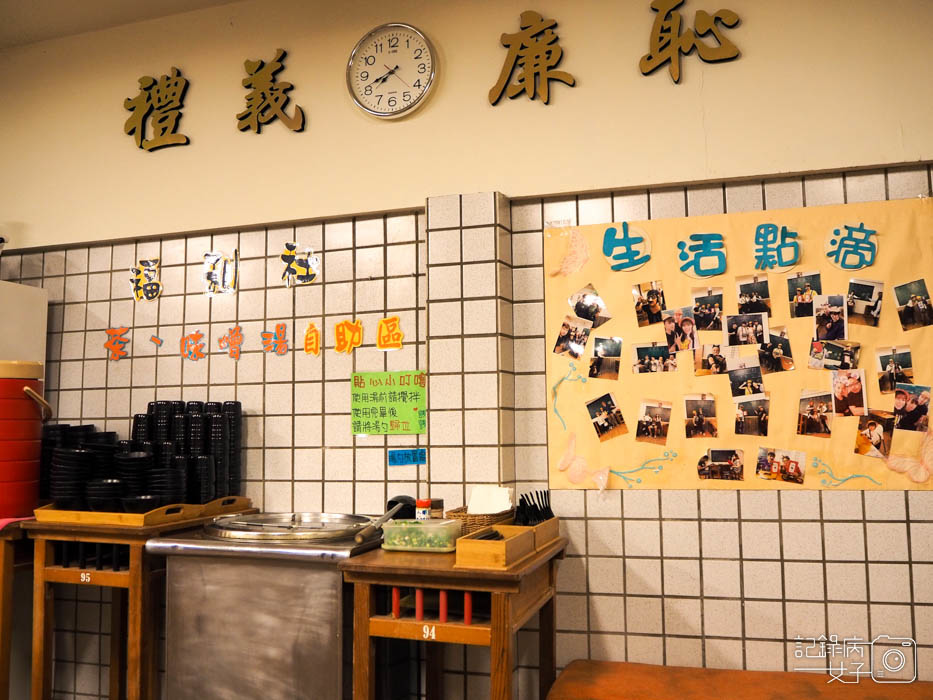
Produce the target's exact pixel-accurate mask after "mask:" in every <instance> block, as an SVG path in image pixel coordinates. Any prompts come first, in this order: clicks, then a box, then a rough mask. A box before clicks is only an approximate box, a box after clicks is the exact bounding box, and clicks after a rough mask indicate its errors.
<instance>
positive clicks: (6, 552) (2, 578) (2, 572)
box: [0, 540, 13, 700]
mask: <svg viewBox="0 0 933 700" xmlns="http://www.w3.org/2000/svg"><path fill="white" fill-rule="evenodd" d="M12 618H13V541H12V540H0V700H7V699H8V698H9V696H10V646H11V641H12V639H13V619H12Z"/></svg>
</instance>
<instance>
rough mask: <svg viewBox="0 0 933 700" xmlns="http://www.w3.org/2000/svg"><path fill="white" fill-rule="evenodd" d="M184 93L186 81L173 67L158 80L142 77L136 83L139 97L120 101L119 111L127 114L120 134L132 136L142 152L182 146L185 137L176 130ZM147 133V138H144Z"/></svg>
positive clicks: (148, 76) (146, 76) (147, 76)
mask: <svg viewBox="0 0 933 700" xmlns="http://www.w3.org/2000/svg"><path fill="white" fill-rule="evenodd" d="M187 90H188V81H187V79H185V78H184V77H182V75H181V71H180V70H178V69H177V68H174V67H173V68H172V74H171V75H163V76H162V77H161V78H159V79H158V80H156V79H155V78H153V77H152V76H151V75H144V76H143V77H141V78H140V79H139V94H138V95H136V97H133V98H130V97H127V98H126V99H125V100H124V101H123V107H124V108H125V109H126V110H128V111H129V112H130V113H131V114H130V116H129V118H128V119H127V120H126V123H125V124H124V125H123V132H124V133H125V134H127V135H130V136H132V137H133V139H134V140H135V141H136V146H137V147H139V148H141V149H143V150H144V151H155V150H157V149H159V148H165V147H166V146H184V145H186V144H187V143H188V140H189V139H188V137H187V136H185V135H184V134H179V133H177V130H178V121H179V120H180V119H181V110H182V107H184V106H185V105H184V99H185V92H186V91H187ZM148 132H151V136H152V137H151V138H146V135H147V133H148Z"/></svg>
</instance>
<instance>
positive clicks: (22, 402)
mask: <svg viewBox="0 0 933 700" xmlns="http://www.w3.org/2000/svg"><path fill="white" fill-rule="evenodd" d="M0 420H42V409H41V408H39V404H37V403H36V402H35V401H33V400H32V399H30V398H29V397H27V396H25V395H24V396H23V398H21V399H0Z"/></svg>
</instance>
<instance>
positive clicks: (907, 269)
mask: <svg viewBox="0 0 933 700" xmlns="http://www.w3.org/2000/svg"><path fill="white" fill-rule="evenodd" d="M628 223H629V226H630V227H631V230H632V231H633V232H637V231H638V230H641V231H644V232H647V234H648V235H649V237H650V242H651V250H650V255H651V257H650V260H649V261H648V262H647V263H646V264H644V265H643V266H642V267H640V268H639V269H635V270H622V271H613V270H612V269H610V264H611V262H610V260H609V259H607V258H606V257H605V256H604V255H603V237H604V233H605V231H606V229H607V227H610V226H612V227H614V228H616V229H617V231H618V232H619V234H617V235H620V234H621V231H622V224H621V223H616V224H603V225H592V226H579V227H572V228H571V227H564V228H550V229H546V230H545V232H544V268H545V270H544V271H545V318H546V326H545V333H546V344H547V348H546V353H547V359H546V372H547V421H548V462H549V478H550V487H551V488H558V489H566V488H596V487H601V486H606V487H608V488H614V489H618V488H626V487H627V488H673V489H684V488H691V489H693V488H727V489H734V488H741V489H774V488H790V489H795V488H796V489H800V488H806V489H824V488H835V489H928V488H931V484H933V481H931V480H929V479H927V480H926V481H923V479H924V477H925V476H926V475H928V474H929V471H928V469H933V464H929V463H926V462H924V461H923V460H922V457H923V455H922V451H923V449H924V447H926V456H927V458H928V459H929V457H930V455H931V453H933V445H931V442H933V438H930V437H927V433H923V432H910V431H904V430H893V431H892V435H891V437H890V444H889V445H888V448H889V451H890V455H891V456H890V457H888V458H878V457H871V456H866V455H863V454H857V453H856V452H855V446H856V435H857V433H858V432H859V417H857V416H845V415H839V416H835V417H833V418H832V425H831V431H832V432H831V436H830V437H820V436H817V435H814V434H807V435H799V434H798V433H797V430H798V420H799V418H798V416H799V411H800V408H799V405H800V404H799V402H800V397H801V393H802V392H804V391H807V390H821V391H823V392H825V393H831V392H832V380H831V378H830V377H831V372H830V371H828V370H826V369H811V368H809V367H808V360H809V353H810V341H811V337H812V336H813V332H814V323H813V318H812V317H802V318H792V317H791V304H790V302H789V300H788V286H787V280H788V278H791V279H793V278H794V277H795V276H796V275H797V274H798V273H801V275H806V274H807V273H809V272H813V271H818V272H819V273H820V277H821V283H822V292H823V294H838V295H843V297H846V295H847V292H848V289H849V283H850V280H852V279H856V280H868V281H872V280H877V281H882V282H883V283H884V287H883V295H882V305H881V315H880V318H879V321H878V325H877V326H876V327H875V326H869V325H859V324H856V323H852V322H850V323H849V324H848V339H849V340H851V341H854V342H858V343H860V344H861V352H860V355H859V358H858V364H857V367H858V368H859V369H864V370H865V382H864V386H865V390H866V396H867V403H868V406H867V408H868V409H871V410H882V411H884V412H892V413H893V410H894V406H893V404H894V394H893V393H884V394H883V393H882V392H881V388H880V386H879V379H878V372H877V371H876V349H877V350H884V349H885V348H888V349H890V348H893V347H898V346H910V349H911V352H912V360H913V372H912V373H913V377H912V382H913V384H915V385H926V386H929V385H930V384H933V366H931V365H933V360H931V352H930V349H931V346H933V325H926V326H924V327H918V328H913V329H911V330H904V329H903V328H902V325H901V320H900V316H899V307H900V306H901V303H898V299H897V298H896V294H895V290H894V288H895V287H896V286H898V285H902V284H906V283H910V282H912V281H914V280H919V279H925V280H926V284H927V287H928V290H929V291H930V292H933V200H930V199H929V198H924V199H917V200H903V201H893V202H873V203H864V204H848V205H839V206H826V207H807V208H803V209H787V210H770V211H764V212H750V213H741V214H728V215H715V216H700V217H689V218H682V219H663V220H653V221H638V222H628ZM765 223H773V224H776V225H777V227H778V228H780V227H787V229H788V230H789V231H793V232H796V233H797V238H796V242H797V243H798V244H799V251H800V255H799V261H798V264H797V265H796V266H794V267H793V268H792V269H790V271H788V272H783V271H779V270H780V268H775V269H769V270H767V272H763V271H761V270H756V268H755V260H756V245H755V231H756V228H757V227H758V226H759V225H761V224H765ZM859 224H864V228H866V229H871V230H874V231H876V232H877V234H876V235H875V236H874V237H873V240H874V241H875V242H876V244H877V254H876V257H875V260H874V264H873V265H871V266H869V267H866V268H863V269H860V270H856V271H848V270H843V269H840V268H839V267H837V266H836V265H834V264H833V262H832V261H831V260H830V258H829V257H827V252H826V251H827V250H831V249H829V248H827V236H828V235H830V234H831V233H832V232H833V230H834V229H843V230H844V228H843V227H844V226H845V225H849V226H853V227H855V226H858V225H859ZM707 232H716V233H721V234H722V236H723V240H724V243H725V252H726V255H727V267H726V271H725V273H724V274H719V275H716V276H713V277H706V278H702V279H697V278H695V277H691V276H688V274H686V273H685V272H682V271H681V270H680V267H681V265H682V264H683V262H682V261H681V259H679V257H678V254H679V252H680V251H679V249H678V247H677V243H678V242H679V241H682V240H685V241H687V242H688V243H689V242H690V241H689V240H688V238H689V236H690V235H691V234H695V233H707ZM581 238H582V240H583V241H585V243H586V250H581V245H580V241H581ZM583 260H585V262H584V263H583V264H582V266H581V265H580V263H581V261H583ZM749 276H757V277H758V278H759V280H765V279H767V281H768V285H769V290H770V304H771V316H770V319H769V325H770V327H772V328H774V327H784V328H785V329H786V332H787V337H788V339H789V341H790V348H791V351H792V355H793V360H794V369H792V370H789V371H780V372H773V373H769V374H765V375H764V376H763V384H764V391H765V392H767V394H768V395H769V398H770V421H769V426H768V435H767V437H762V436H759V435H756V434H748V431H746V433H745V434H736V426H735V414H736V405H735V403H734V402H733V398H732V390H731V389H730V382H729V379H728V377H727V376H726V375H720V376H716V375H712V376H695V375H694V356H693V352H692V351H682V352H679V353H677V355H676V358H677V360H678V362H677V369H676V370H674V371H669V372H651V373H645V374H636V373H633V362H634V357H633V348H634V346H635V345H636V344H649V345H650V344H651V343H652V342H656V343H657V344H658V345H659V346H664V345H666V336H665V334H664V330H663V326H662V324H657V323H656V324H652V325H645V326H641V327H640V326H639V324H638V320H637V316H636V312H635V300H634V297H633V293H632V288H633V285H637V284H642V283H647V282H651V281H654V280H660V281H661V282H662V283H663V291H664V297H665V301H666V306H667V309H669V310H670V309H674V308H677V307H692V306H693V297H692V296H691V290H695V289H698V288H699V289H704V290H705V289H707V288H716V287H721V288H722V294H723V307H722V312H723V313H724V314H726V315H728V314H736V313H737V311H738V292H737V288H736V280H737V279H740V278H746V277H749ZM587 285H592V286H593V287H594V288H595V290H596V292H597V293H598V295H599V296H600V297H601V298H602V299H603V300H604V302H605V305H606V309H605V312H604V313H602V312H601V318H600V319H599V320H598V321H597V322H596V323H599V325H598V327H596V328H590V330H589V336H588V338H587V340H586V344H585V346H584V347H583V351H582V357H581V358H580V359H573V358H571V357H570V356H569V355H568V354H567V353H565V354H556V353H554V352H553V349H554V346H555V342H556V340H557V338H558V335H559V332H560V330H561V327H562V323H563V322H564V321H565V320H566V317H567V316H570V317H571V319H572V318H573V317H574V316H575V314H574V309H573V308H572V307H571V305H570V304H569V303H568V299H569V298H570V297H571V296H573V295H574V294H575V293H577V292H579V291H580V290H583V289H584V288H585V287H586V286H587ZM857 289H858V290H860V291H861V292H864V294H865V295H867V296H870V293H871V289H870V285H862V286H860V287H858V288H857ZM866 290H867V291H866ZM859 308H861V309H863V310H864V308H865V306H864V304H863V303H860V305H859ZM927 313H929V314H931V317H933V309H931V310H930V311H928V312H927ZM604 316H609V319H608V320H605V319H604ZM600 321H601V323H600ZM587 324H589V322H588V321H585V322H583V323H582V324H580V327H585V326H587ZM589 325H593V324H589ZM697 335H698V342H699V343H700V344H702V345H711V344H713V343H720V342H721V341H722V340H723V333H722V332H721V331H709V330H699V331H698V333H697ZM597 338H600V339H606V338H610V339H611V338H621V339H622V345H621V355H620V358H619V363H618V365H619V367H618V378H617V379H616V378H613V374H614V373H613V371H612V366H611V365H610V371H608V372H606V373H605V376H606V377H608V378H602V377H590V376H588V375H589V369H590V358H591V357H592V356H593V348H594V344H595V342H596V339H597ZM601 342H604V343H609V345H607V346H606V347H612V346H611V342H610V341H601ZM723 350H725V347H723ZM757 353H758V348H757V346H755V345H746V346H742V347H740V348H739V351H738V355H739V356H740V357H746V356H752V357H755V356H757ZM605 394H611V396H612V398H613V400H614V403H615V404H617V407H618V409H620V410H621V413H622V416H623V418H624V421H625V428H624V429H623V428H621V427H619V426H618V425H617V423H616V422H613V421H612V420H611V419H607V416H606V414H605V413H600V414H598V415H597V416H596V417H595V418H594V417H591V414H590V411H589V410H588V409H587V403H589V402H591V401H593V400H594V399H597V398H599V397H602V396H604V395H605ZM687 395H691V396H690V398H692V399H697V400H698V399H700V398H701V397H704V395H705V397H704V398H705V399H714V400H715V405H716V414H717V421H716V423H717V425H716V427H715V431H716V433H717V436H716V437H708V435H709V433H710V432H711V430H710V429H709V428H708V427H707V431H705V432H704V431H701V430H698V431H697V432H698V434H700V435H701V437H692V438H689V439H688V438H687V437H686V430H687V426H686V415H685V406H684V397H685V396H687ZM694 395H700V397H697V396H694ZM646 399H653V400H655V401H656V402H657V401H660V402H662V403H663V404H665V405H666V404H670V419H669V425H668V428H667V438H666V444H663V445H662V444H656V443H659V442H660V441H656V442H644V441H637V440H636V439H635V438H636V432H637V426H638V418H639V414H640V410H641V405H642V402H643V401H644V400H646ZM696 405H699V404H692V406H696ZM597 410H598V409H597ZM830 410H832V407H830ZM596 423H600V429H601V430H603V431H605V432H604V435H605V434H609V432H614V434H615V435H616V436H615V437H611V438H610V439H604V440H603V441H600V439H599V437H598V435H597V430H596V428H595V427H594V424H596ZM759 447H767V448H774V449H776V450H778V451H780V450H791V451H798V452H800V453H803V455H802V456H805V457H804V459H803V461H802V462H801V464H800V467H801V468H802V469H803V472H804V474H803V476H804V478H803V483H802V484H799V483H796V481H794V480H792V479H787V480H784V479H781V478H778V479H774V480H766V479H763V478H760V477H758V476H756V461H757V457H758V450H759ZM708 450H741V451H743V453H744V458H743V462H744V471H743V474H744V478H743V479H742V480H724V479H716V478H706V479H701V478H700V477H699V475H698V469H697V464H698V460H699V459H700V457H701V456H703V455H706V454H707V451H708ZM898 456H900V457H907V458H908V460H909V461H907V462H906V463H905V462H904V460H903V459H897V457H898ZM913 460H916V461H913ZM889 461H891V462H892V463H895V466H897V465H898V464H899V465H900V469H901V471H895V470H894V469H892V468H890V467H889V466H888V462H889ZM607 470H608V471H607ZM918 481H919V482H920V483H918Z"/></svg>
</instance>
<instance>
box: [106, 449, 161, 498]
mask: <svg viewBox="0 0 933 700" xmlns="http://www.w3.org/2000/svg"><path fill="white" fill-rule="evenodd" d="M113 464H114V467H115V472H116V476H117V478H118V479H119V480H120V481H121V482H123V495H124V496H125V497H126V498H137V497H139V496H143V495H146V494H147V493H148V492H147V490H146V488H147V484H148V481H149V472H150V471H151V470H152V453H151V452H125V453H118V454H115V455H114V456H113Z"/></svg>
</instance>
